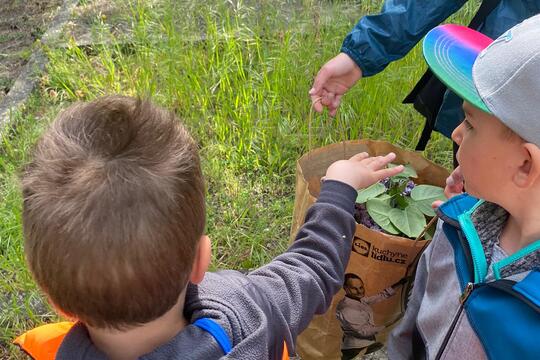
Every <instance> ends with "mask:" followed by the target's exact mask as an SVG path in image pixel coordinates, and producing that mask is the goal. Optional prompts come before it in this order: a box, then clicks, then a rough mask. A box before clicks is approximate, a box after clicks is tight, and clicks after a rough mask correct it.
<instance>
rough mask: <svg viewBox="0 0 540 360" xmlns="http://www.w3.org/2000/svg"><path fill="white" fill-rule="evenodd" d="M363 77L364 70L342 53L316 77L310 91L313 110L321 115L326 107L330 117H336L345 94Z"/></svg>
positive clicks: (329, 62)
mask: <svg viewBox="0 0 540 360" xmlns="http://www.w3.org/2000/svg"><path fill="white" fill-rule="evenodd" d="M361 77H362V70H360V68H359V67H358V65H356V63H355V62H354V61H353V59H351V58H350V57H349V55H347V54H345V53H340V54H339V55H338V56H336V57H334V58H333V59H331V60H330V61H328V62H327V63H326V64H324V65H323V67H322V68H321V69H320V70H319V72H318V73H317V76H316V77H315V81H314V82H313V87H312V88H311V90H309V95H310V96H311V102H312V104H313V109H315V111H317V112H319V113H320V112H322V111H323V109H324V107H325V106H326V107H327V108H328V111H329V113H330V116H334V115H335V114H336V111H337V108H338V106H339V103H340V102H341V97H342V96H343V94H345V93H346V92H347V90H349V89H350V88H351V87H352V86H353V85H354V84H356V82H357V81H358V80H360V78H361Z"/></svg>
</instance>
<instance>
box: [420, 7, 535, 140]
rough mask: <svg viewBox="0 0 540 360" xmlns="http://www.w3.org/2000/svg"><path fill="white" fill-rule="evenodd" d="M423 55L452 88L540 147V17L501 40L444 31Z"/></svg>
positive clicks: (430, 39) (450, 28) (460, 29)
mask: <svg viewBox="0 0 540 360" xmlns="http://www.w3.org/2000/svg"><path fill="white" fill-rule="evenodd" d="M423 52H424V57H425V59H426V61H427V63H428V65H429V67H430V68H431V70H432V71H433V73H434V74H435V75H436V76H437V77H438V78H439V79H441V81H442V82H443V83H444V84H445V85H447V86H448V88H450V89H451V90H452V91H454V92H455V93H456V94H458V95H459V96H460V97H461V98H463V99H464V100H466V101H468V102H470V103H471V104H473V105H474V106H476V107H477V108H479V109H481V110H483V111H485V112H487V113H490V114H493V115H495V116H496V117H497V118H499V119H500V120H501V121H502V122H503V123H504V124H505V125H506V126H508V127H509V128H510V129H512V130H513V131H514V132H515V133H517V134H518V135H519V136H521V137H522V138H523V139H525V140H526V141H527V142H531V143H534V144H536V145H537V146H539V147H540V15H536V16H533V17H531V18H529V19H527V20H525V21H523V22H522V23H520V24H518V25H516V26H514V27H513V28H511V29H510V30H508V31H506V32H505V33H504V34H502V35H501V36H499V37H498V38H497V39H495V40H492V39H490V38H488V37H487V36H485V35H483V34H481V33H479V32H477V31H475V30H472V29H469V28H467V27H464V26H460V25H453V24H446V25H441V26H438V27H436V28H434V29H433V30H431V31H430V32H429V33H428V34H427V35H426V37H425V39H424V43H423Z"/></svg>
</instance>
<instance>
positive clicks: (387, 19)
mask: <svg viewBox="0 0 540 360" xmlns="http://www.w3.org/2000/svg"><path fill="white" fill-rule="evenodd" d="M466 2H467V0H386V1H385V2H384V4H383V7H382V10H381V12H380V13H379V14H377V15H367V16H364V17H363V18H361V19H360V21H358V23H357V24H356V26H355V27H354V29H353V30H352V31H351V32H350V33H349V34H348V35H347V36H346V37H345V40H344V41H343V45H342V47H341V52H344V53H345V54H347V55H349V56H350V57H351V58H352V59H353V60H354V62H355V63H356V64H357V65H358V66H359V67H360V69H362V74H363V76H364V77H365V76H371V75H375V74H377V73H378V72H380V71H382V70H383V69H384V68H385V67H386V66H387V65H388V64H389V63H390V62H392V61H394V60H398V59H400V58H402V57H403V56H405V55H406V54H407V53H408V52H409V51H410V50H411V49H412V48H413V47H414V45H416V43H417V42H418V41H420V39H422V37H424V35H425V34H426V33H427V32H428V31H429V30H431V29H432V28H434V27H435V26H437V25H439V24H440V23H441V22H442V21H444V20H445V19H446V18H447V17H449V16H450V15H452V14H453V13H455V12H456V11H458V10H459V9H460V8H461V7H462V6H463V4H465V3H466Z"/></svg>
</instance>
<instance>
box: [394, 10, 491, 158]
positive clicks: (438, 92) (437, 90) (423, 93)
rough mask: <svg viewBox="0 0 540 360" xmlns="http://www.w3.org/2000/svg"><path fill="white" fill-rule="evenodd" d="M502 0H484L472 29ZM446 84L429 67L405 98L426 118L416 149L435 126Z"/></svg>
mask: <svg viewBox="0 0 540 360" xmlns="http://www.w3.org/2000/svg"><path fill="white" fill-rule="evenodd" d="M500 2H501V0H483V1H482V5H480V8H479V9H478V11H477V13H476V15H475V16H474V17H473V19H472V20H471V22H470V23H469V27H470V28H471V29H478V28H479V27H480V25H482V23H483V22H484V20H485V19H486V18H487V17H488V15H489V14H490V13H491V12H492V11H493V10H494V9H495V8H496V7H497V5H499V3H500ZM445 92H446V86H445V85H444V84H443V83H442V82H441V81H440V80H439V79H438V78H437V77H435V76H433V73H432V72H431V70H430V69H429V68H428V69H427V70H426V72H425V73H424V75H422V77H421V78H420V80H419V81H418V82H417V83H416V85H415V86H414V88H413V89H412V91H411V92H410V93H409V95H407V96H406V97H405V99H403V104H414V108H415V109H416V110H417V111H418V112H419V113H420V114H422V115H423V116H424V117H425V118H426V123H425V125H424V129H423V130H422V135H421V136H420V140H418V144H417V145H416V150H424V149H425V148H426V145H427V143H428V141H429V138H430V137H431V132H432V131H433V129H434V127H435V120H436V118H437V114H438V113H439V109H440V107H441V105H442V102H443V97H444V94H445Z"/></svg>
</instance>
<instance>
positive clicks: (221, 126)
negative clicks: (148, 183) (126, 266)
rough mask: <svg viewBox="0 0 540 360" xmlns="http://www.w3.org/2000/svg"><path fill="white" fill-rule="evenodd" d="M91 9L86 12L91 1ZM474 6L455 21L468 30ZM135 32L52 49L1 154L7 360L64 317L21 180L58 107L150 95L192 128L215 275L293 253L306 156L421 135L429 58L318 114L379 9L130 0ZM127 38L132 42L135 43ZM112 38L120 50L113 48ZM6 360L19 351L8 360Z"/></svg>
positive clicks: (267, 1)
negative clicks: (50, 299) (39, 264)
mask: <svg viewBox="0 0 540 360" xmlns="http://www.w3.org/2000/svg"><path fill="white" fill-rule="evenodd" d="M85 3H86V2H85ZM476 5H477V4H476V3H472V4H469V5H467V7H466V8H465V9H463V10H462V11H461V12H460V13H459V14H458V15H457V17H458V18H459V19H457V21H460V22H464V18H469V17H470V14H471V12H472V11H473V10H474V8H475V6H476ZM119 6H122V7H125V8H124V9H122V12H123V13H124V14H126V18H127V20H128V21H129V23H130V26H131V29H132V32H131V34H129V36H127V37H125V36H123V37H122V38H115V37H114V36H113V35H112V33H111V32H110V31H109V30H108V29H107V27H106V26H105V24H103V23H102V22H101V21H102V20H103V18H101V17H98V18H97V19H96V28H95V34H96V36H97V37H98V38H100V39H98V41H100V42H101V43H109V45H102V46H93V47H88V46H87V47H78V46H77V45H76V44H75V43H74V42H73V41H69V39H66V42H67V44H68V45H67V48H62V49H46V51H47V54H48V56H49V58H50V64H49V66H48V69H47V72H48V74H47V75H46V76H44V77H43V80H42V83H41V87H40V88H39V89H38V90H37V91H36V92H35V94H34V96H33V97H32V99H31V100H30V101H29V103H28V104H27V107H26V109H24V110H23V111H22V112H21V113H20V114H17V115H16V119H15V120H16V121H15V123H16V126H15V127H14V129H12V130H11V131H10V132H9V133H8V134H5V136H4V138H3V140H2V144H1V146H0V186H1V187H0V198H1V202H0V215H2V224H1V225H0V269H1V270H0V305H1V306H0V329H1V330H0V357H2V356H3V353H5V354H8V353H12V352H13V353H15V352H14V351H13V347H12V346H11V345H9V342H10V340H11V339H12V338H13V336H14V335H16V334H18V333H20V332H21V331H23V330H25V329H28V328H30V327H33V326H35V325H38V324H40V323H42V322H46V321H50V320H53V319H55V316H54V314H53V312H52V311H51V310H50V308H48V307H47V306H46V305H45V301H44V300H43V298H42V297H41V296H40V295H39V292H38V291H37V289H36V288H35V285H34V284H33V282H32V280H31V276H30V275H29V274H28V272H27V270H26V268H25V264H24V257H23V253H22V236H21V219H20V209H21V201H20V194H19V191H18V181H17V170H18V169H19V168H20V166H21V165H22V164H23V163H24V162H25V161H26V160H27V156H28V150H29V149H30V147H31V144H33V143H34V142H35V140H36V139H37V137H38V136H39V134H40V133H41V132H42V131H43V129H44V127H45V126H46V124H47V123H48V122H49V121H51V120H52V119H53V118H54V116H55V115H56V114H57V113H58V111H59V110H60V109H62V108H65V107H66V106H68V105H69V104H70V103H72V102H74V101H77V100H81V99H82V100H90V99H94V98H96V97H98V96H102V95H104V94H110V93H122V94H127V95H137V96H143V97H151V98H152V99H153V100H154V101H156V102H157V103H159V104H161V105H163V106H165V107H167V108H170V109H172V110H173V111H175V112H176V113H177V114H178V116H179V117H180V118H182V119H183V120H184V121H185V123H186V124H187V126H188V127H189V129H190V130H191V131H192V133H193V135H194V136H195V137H196V138H197V140H198V141H199V143H200V146H201V155H202V158H203V168H204V172H205V175H206V178H207V184H208V198H207V203H208V225H207V232H208V234H209V235H210V236H211V238H212V240H213V247H214V253H213V269H218V268H224V267H231V268H236V269H247V268H252V267H255V266H259V265H261V264H263V263H265V262H267V261H269V260H270V259H271V258H272V257H273V256H275V255H276V254H278V253H280V252H282V251H283V250H284V249H285V248H286V246H287V243H288V235H289V227H290V224H291V220H292V208H293V202H294V174H295V160H296V159H297V158H298V157H299V156H300V155H301V154H303V153H304V152H306V151H308V150H309V148H310V147H311V148H313V147H318V146H321V145H324V144H328V143H332V142H338V141H342V140H345V139H354V138H359V137H362V138H373V139H383V140H387V141H390V142H392V143H395V144H397V145H399V146H402V147H404V148H413V147H414V145H415V143H416V141H417V139H418V137H419V134H420V131H421V127H422V125H423V121H422V118H421V117H420V116H419V115H417V114H416V113H415V112H414V111H413V110H412V109H411V108H410V107H408V106H404V105H401V104H400V102H401V99H402V98H403V97H404V96H405V95H406V94H407V92H408V91H409V89H410V88H411V86H412V85H413V84H414V81H415V80H416V79H418V78H419V76H420V75H421V74H422V72H423V71H424V69H425V66H424V65H423V60H422V58H421V56H420V54H419V51H418V49H415V50H414V51H413V52H412V53H411V54H410V55H409V56H408V57H406V58H405V59H403V60H401V61H399V62H396V63H394V64H392V65H391V66H389V68H388V69H387V70H386V71H385V72H383V73H381V74H379V75H377V76H375V77H372V78H368V79H364V80H362V81H361V83H360V85H358V86H356V87H355V88H354V89H353V90H351V91H350V92H349V93H348V94H347V95H346V96H345V97H344V99H343V104H342V106H341V109H340V111H339V112H338V115H337V116H336V118H334V119H331V118H329V117H328V116H327V115H326V114H323V115H318V114H317V115H314V116H313V119H312V134H311V142H310V141H309V138H310V136H308V122H307V119H308V114H309V109H310V101H309V98H308V96H307V92H308V90H309V89H310V87H311V83H312V80H313V77H314V75H315V74H316V72H317V71H318V69H319V68H320V66H321V65H322V64H323V63H324V62H325V61H326V60H327V59H329V58H331V57H332V56H334V55H335V54H337V52H338V51H339V47H340V44H341V41H342V39H343V37H344V36H345V35H346V33H347V32H348V31H349V30H350V29H351V28H352V26H353V25H354V23H355V22H356V20H357V19H358V18H359V17H360V16H361V15H362V14H364V13H368V12H375V11H377V9H378V8H379V7H380V1H367V2H366V1H308V0H304V1H296V2H293V1H283V0H280V1H278V0H260V1H251V2H247V1H236V2H234V1H218V0H213V1H206V2H202V1H195V0H192V1H172V0H170V1H166V0H162V1H154V2H148V1H142V0H140V1H131V2H127V1H122V2H119ZM126 39H129V40H126ZM107 41H108V42H107ZM425 156H426V157H428V158H430V159H432V160H434V161H436V162H438V163H440V164H442V165H444V166H447V167H449V166H450V164H451V146H450V142H449V141H448V140H447V139H444V138H442V137H441V136H438V135H435V136H434V137H433V139H432V141H431V142H430V144H429V147H428V149H427V151H426V152H425ZM6 356H7V355H6ZM10 356H16V355H10Z"/></svg>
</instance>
